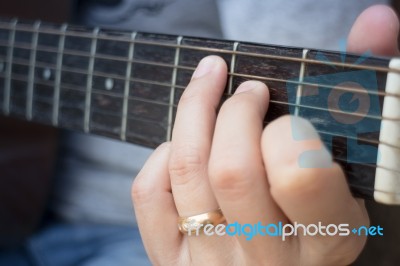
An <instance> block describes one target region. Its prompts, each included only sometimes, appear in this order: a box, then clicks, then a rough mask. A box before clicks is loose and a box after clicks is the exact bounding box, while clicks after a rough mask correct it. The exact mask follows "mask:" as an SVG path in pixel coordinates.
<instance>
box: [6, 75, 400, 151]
mask: <svg viewBox="0 0 400 266" xmlns="http://www.w3.org/2000/svg"><path fill="white" fill-rule="evenodd" d="M0 77H2V78H5V76H4V75H2V74H0ZM12 80H15V81H22V82H28V80H27V79H26V77H25V76H23V75H18V74H14V77H12ZM139 83H144V84H146V83H147V82H146V81H139ZM35 84H37V85H44V86H49V87H52V86H53V85H54V84H53V82H52V81H38V80H36V81H35ZM147 84H151V83H147ZM62 88H63V89H67V90H72V91H76V92H85V91H86V90H85V89H84V88H83V87H79V86H74V85H72V84H63V85H62ZM182 88H184V87H183V86H182ZM93 94H96V95H100V96H102V95H104V96H110V97H115V98H120V99H123V98H124V97H123V96H121V94H120V93H117V92H112V91H104V90H99V89H95V88H94V89H93ZM224 96H225V97H230V96H231V95H229V94H227V93H224ZM39 99H42V100H43V101H45V100H44V97H40V98H39ZM128 100H133V101H138V102H142V103H146V104H154V105H161V106H165V107H169V106H170V105H169V104H166V103H163V102H159V101H156V100H150V99H145V98H142V97H137V96H132V95H129V96H128ZM49 101H50V102H51V100H49ZM61 101H62V99H61ZM46 102H48V101H46ZM270 102H271V103H272V104H281V105H286V103H284V102H279V101H274V100H270ZM173 107H175V108H176V107H177V105H176V104H174V105H173ZM92 108H93V111H96V112H99V113H102V112H103V113H104V111H103V110H102V109H99V108H97V107H96V106H93V107H92ZM115 112H118V111H115ZM112 115H113V116H116V117H119V118H122V116H121V115H119V114H115V113H112ZM148 122H150V123H158V121H148ZM265 125H267V123H264V126H265ZM318 132H319V133H320V134H323V135H329V136H332V137H344V138H348V139H351V140H355V141H361V142H365V143H369V144H373V145H379V144H383V145H386V146H389V147H392V148H395V149H400V147H399V146H396V145H393V144H390V143H387V142H384V141H376V140H372V139H367V138H363V137H354V136H351V135H346V134H345V135H343V134H339V133H330V132H326V131H321V130H320V131H318Z"/></svg>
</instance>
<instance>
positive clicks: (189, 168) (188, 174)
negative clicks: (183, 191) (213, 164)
mask: <svg viewBox="0 0 400 266" xmlns="http://www.w3.org/2000/svg"><path fill="white" fill-rule="evenodd" d="M168 167H169V173H170V175H171V182H173V183H174V184H175V185H185V184H187V183H188V182H189V181H190V180H192V179H193V178H192V177H193V176H194V175H196V174H198V173H199V172H201V171H202V169H204V168H205V162H204V160H203V159H202V158H201V155H200V152H199V148H197V147H194V146H191V145H185V146H181V147H178V148H176V149H174V150H173V152H172V153H171V157H170V161H169V165H168Z"/></svg>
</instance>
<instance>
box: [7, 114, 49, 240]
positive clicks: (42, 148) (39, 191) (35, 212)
mask: <svg viewBox="0 0 400 266" xmlns="http://www.w3.org/2000/svg"><path fill="white" fill-rule="evenodd" d="M56 148H57V129H55V128H51V127H48V126H43V125H38V124H33V123H26V122H24V121H20V120H17V119H11V118H5V117H0V217H1V219H0V248H1V247H5V246H7V247H10V246H13V245H17V244H19V243H20V241H22V240H23V239H24V238H25V237H27V236H29V235H30V234H32V233H33V231H34V230H35V229H37V228H38V226H39V224H40V222H41V220H42V218H43V215H44V212H45V208H46V204H47V200H48V198H49V194H50V185H51V177H52V171H53V169H54V163H55V158H56Z"/></svg>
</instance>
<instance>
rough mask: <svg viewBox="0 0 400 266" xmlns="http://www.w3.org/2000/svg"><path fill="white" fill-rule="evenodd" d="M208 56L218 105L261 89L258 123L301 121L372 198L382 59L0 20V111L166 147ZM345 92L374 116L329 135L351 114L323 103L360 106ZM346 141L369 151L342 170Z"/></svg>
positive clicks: (356, 188) (385, 68)
mask: <svg viewBox="0 0 400 266" xmlns="http://www.w3.org/2000/svg"><path fill="white" fill-rule="evenodd" d="M210 54H214V55H219V56H221V57H223V58H224V59H225V61H226V62H227V65H228V68H229V78H228V83H227V87H226V91H225V94H224V99H226V98H227V97H229V96H230V95H231V94H232V93H233V92H234V90H235V88H236V87H237V86H238V85H239V84H240V83H241V82H243V81H245V80H249V79H255V80H260V81H263V82H265V83H266V84H267V85H268V87H269V89H270V95H271V103H270V107H269V111H268V114H267V116H266V117H265V121H264V123H265V124H267V123H269V122H270V121H272V120H273V119H275V118H277V117H279V116H282V115H285V114H294V115H300V116H303V117H306V118H308V119H309V120H310V121H311V122H312V123H313V124H314V126H315V127H316V128H317V130H318V131H319V132H320V135H321V138H322V139H323V140H324V141H325V143H326V145H327V146H328V147H329V148H330V149H331V150H332V152H333V155H334V158H335V159H336V160H337V161H338V162H339V163H340V164H341V165H342V167H343V169H344V170H345V172H346V174H347V177H348V180H349V185H350V187H351V188H352V191H353V192H354V193H355V194H356V195H358V196H362V197H366V198H373V197H374V194H376V191H377V189H376V187H375V183H376V174H377V172H378V171H377V169H379V168H382V167H380V165H377V154H378V151H377V150H378V148H380V146H381V141H380V137H381V136H382V132H381V124H382V123H383V119H382V117H383V115H382V111H381V110H383V109H384V107H385V106H384V101H385V97H387V96H386V95H387V86H386V85H387V80H388V72H389V71H393V72H395V73H394V74H393V75H396V77H397V76H398V73H399V71H398V70H397V69H391V68H390V67H389V63H390V61H391V60H390V59H387V58H376V57H361V58H360V57H359V56H358V55H349V54H346V55H344V54H342V53H338V52H328V51H319V50H315V49H302V48H293V47H281V46H272V45H261V44H253V43H244V42H234V41H226V40H209V39H201V38H193V37H182V36H171V35H162V34H151V33H141V32H120V31H112V30H104V29H98V28H84V27H77V26H70V25H52V24H45V23H41V22H35V23H31V22H18V21H17V20H4V19H3V20H1V21H0V111H2V112H3V114H4V115H7V116H8V115H10V116H15V117H19V118H22V119H25V120H28V121H35V122H39V123H44V124H48V125H52V126H55V127H60V128H65V129H72V130H77V131H83V132H86V133H93V134H99V135H104V136H108V137H111V138H114V139H120V140H122V141H127V142H131V143H135V144H140V145H144V146H148V147H155V146H157V145H159V144H161V143H162V142H164V141H168V140H170V137H171V132H172V127H173V123H174V117H175V113H176V106H177V103H178V101H179V98H180V96H181V94H182V92H183V90H184V89H185V86H186V85H187V84H188V82H189V80H190V77H191V75H192V72H193V70H194V68H195V66H196V65H197V63H198V62H199V61H200V59H201V58H203V57H204V56H207V55H210ZM358 62H359V63H358ZM354 73H356V74H357V75H359V78H357V77H358V76H357V75H355V76H354ZM368 75H369V76H368ZM354 77H356V78H354ZM360 77H361V78H360ZM346 78H347V80H346ZM361 79H362V80H364V81H365V80H366V82H364V83H363V81H362V80H361ZM349 82H350V83H351V82H353V83H358V84H361V87H362V90H363V92H364V94H366V95H367V98H368V99H369V100H370V102H371V100H374V101H373V102H375V105H376V106H377V108H376V109H377V110H378V112H373V111H371V112H370V111H369V112H367V113H365V114H364V116H365V117H364V118H363V120H368V126H367V127H365V126H361V127H360V126H359V124H357V123H354V124H352V125H350V126H345V125H343V124H340V125H339V126H333V125H334V123H333V119H332V117H333V118H335V115H336V116H338V117H343V116H354V113H349V112H344V111H342V110H341V109H340V108H336V109H335V108H328V105H329V101H328V99H330V100H331V101H332V99H333V101H334V102H335V101H339V100H338V99H339V98H340V92H341V93H342V94H345V93H349V92H350V93H351V92H353V93H355V94H356V96H357V95H358V96H360V97H359V98H360V99H363V98H361V96H363V95H361V94H360V90H356V89H354V88H348V86H347V87H346V84H347V83H349ZM343 84H344V85H343ZM333 92H334V93H333ZM338 92H339V93H338ZM395 93H396V92H395ZM398 94H399V95H400V93H398ZM364 96H365V95H364ZM364 96H363V97H364ZM224 99H223V100H224ZM364 99H365V97H364ZM375 100H376V101H375ZM338 106H339V105H338ZM356 114H358V113H356ZM336 120H337V119H336ZM336 124H338V123H336ZM358 127H359V128H360V129H361V130H358ZM351 130H353V131H351ZM354 132H355V133H354ZM351 141H353V142H355V143H364V144H366V145H368V146H369V147H372V148H375V150H376V151H375V152H372V155H371V154H370V155H371V156H370V157H371V158H369V161H362V162H358V161H357V160H351V159H349V158H350V157H349V154H352V153H354V152H355V151H354V150H352V149H351V147H350V148H349V145H348V143H349V142H351ZM396 145H399V144H395V146H396ZM364 146H365V145H364ZM353 157H354V156H353ZM385 167H386V166H385V165H384V166H383V168H385ZM390 167H393V166H392V165H390ZM390 167H389V168H390ZM396 167H397V166H396ZM386 168H387V167H386ZM390 169H391V168H390ZM395 170H399V172H400V169H397V168H396V169H395ZM397 175H398V174H397ZM396 184H397V183H396ZM399 187H400V186H399ZM383 190H384V192H385V195H389V197H390V199H391V200H392V201H393V198H397V194H396V193H397V190H396V191H395V192H393V191H391V190H390V192H387V191H386V190H387V188H386V187H384V188H383ZM399 191H400V189H399ZM381 201H385V200H381Z"/></svg>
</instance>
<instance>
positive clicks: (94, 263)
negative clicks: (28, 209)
mask: <svg viewBox="0 0 400 266" xmlns="http://www.w3.org/2000/svg"><path fill="white" fill-rule="evenodd" d="M0 265H1V266H113V265H118V266H125V265H130V266H132V265H140V266H142V265H143V266H145V265H151V263H150V261H149V260H148V258H147V255H146V252H145V250H144V247H143V244H142V241H141V238H140V234H139V230H138V228H137V227H130V226H116V225H76V224H75V225H73V224H54V225H51V226H48V227H46V229H45V230H43V231H41V232H40V233H38V234H36V235H34V236H33V237H32V238H30V239H29V240H28V241H27V242H26V243H25V244H24V246H23V247H21V248H19V249H17V250H12V251H2V252H0Z"/></svg>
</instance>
